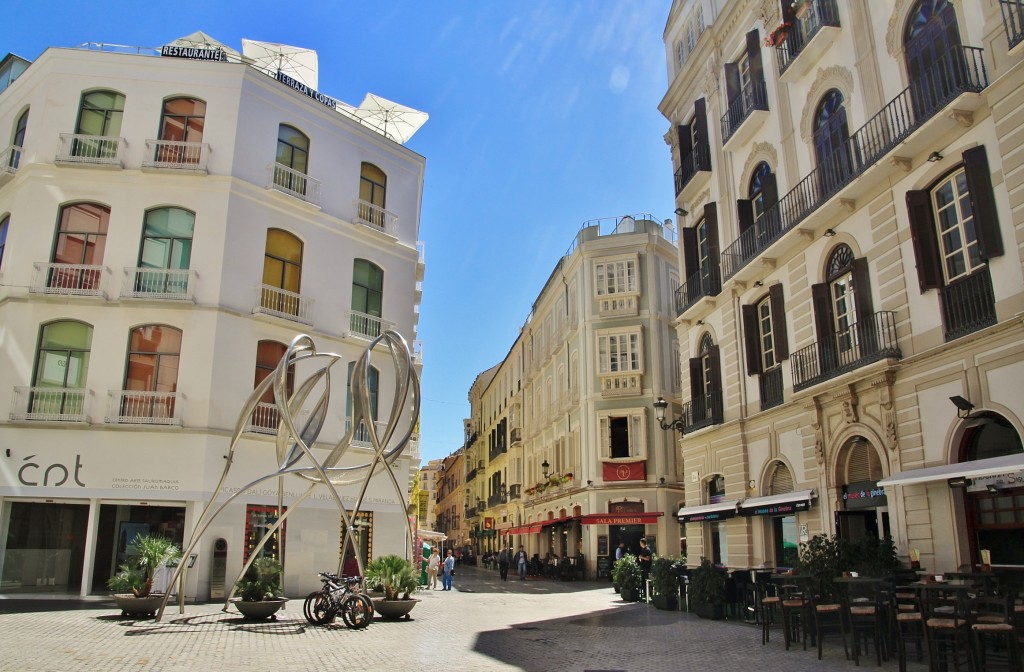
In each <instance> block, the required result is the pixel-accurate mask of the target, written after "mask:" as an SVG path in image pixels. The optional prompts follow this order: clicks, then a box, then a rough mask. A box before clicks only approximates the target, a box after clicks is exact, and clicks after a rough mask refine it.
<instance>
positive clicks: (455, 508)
mask: <svg viewBox="0 0 1024 672" xmlns="http://www.w3.org/2000/svg"><path fill="white" fill-rule="evenodd" d="M463 453H464V450H463V448H459V449H458V450H456V451H455V452H453V453H452V454H451V455H449V456H448V457H445V458H444V459H442V460H441V465H440V467H439V469H438V475H437V476H438V478H437V490H436V492H435V499H436V502H435V503H434V512H435V515H436V519H435V523H434V529H435V530H437V531H438V532H442V533H443V534H445V536H446V537H447V539H445V541H444V543H443V546H444V548H446V549H448V548H457V547H461V546H462V545H463V544H465V543H468V541H469V528H468V527H467V525H466V522H465V521H466V516H465V508H464V502H465V501H466V499H465V492H466V491H465V488H464V486H465V478H466V469H465V466H464V465H465V459H464V457H463Z"/></svg>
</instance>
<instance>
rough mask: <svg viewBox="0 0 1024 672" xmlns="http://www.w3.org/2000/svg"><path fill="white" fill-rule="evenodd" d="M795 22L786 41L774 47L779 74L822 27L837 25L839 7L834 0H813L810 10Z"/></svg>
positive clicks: (801, 51)
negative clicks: (777, 59)
mask: <svg viewBox="0 0 1024 672" xmlns="http://www.w3.org/2000/svg"><path fill="white" fill-rule="evenodd" d="M795 24H796V25H795V26H794V28H793V29H792V30H791V31H790V32H789V36H788V37H787V38H786V41H785V42H784V43H782V44H780V45H779V46H777V47H775V53H776V54H777V55H778V57H779V74H780V75H781V74H782V73H784V72H785V71H786V69H787V68H789V66H790V65H792V63H793V61H794V60H795V59H796V58H797V57H798V56H799V55H800V54H801V53H803V50H804V47H806V46H807V43H808V42H810V41H811V40H813V39H814V36H815V35H817V34H818V33H819V32H821V29H822V28H823V27H825V26H836V27H838V26H839V8H838V7H836V0H813V2H812V3H811V8H810V10H809V11H808V12H807V14H806V15H805V16H804V17H803V18H799V19H797V20H796V21H795Z"/></svg>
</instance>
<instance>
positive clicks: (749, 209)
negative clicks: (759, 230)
mask: <svg viewBox="0 0 1024 672" xmlns="http://www.w3.org/2000/svg"><path fill="white" fill-rule="evenodd" d="M736 214H737V215H738V217H739V221H740V233H743V232H744V231H746V230H747V229H749V228H750V227H752V226H753V225H754V204H753V203H752V202H751V201H750V199H747V198H741V199H739V200H737V201H736Z"/></svg>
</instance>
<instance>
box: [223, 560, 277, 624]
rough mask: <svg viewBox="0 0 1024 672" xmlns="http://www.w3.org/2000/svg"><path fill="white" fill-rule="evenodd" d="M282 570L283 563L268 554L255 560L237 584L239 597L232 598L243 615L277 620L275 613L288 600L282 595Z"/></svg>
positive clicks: (236, 588) (258, 618)
mask: <svg viewBox="0 0 1024 672" xmlns="http://www.w3.org/2000/svg"><path fill="white" fill-rule="evenodd" d="M282 571H283V568H282V567H281V563H280V562H278V561H277V559H275V558H272V557H270V556H268V555H265V556H263V557H260V558H256V560H254V561H253V563H252V565H250V566H249V571H247V572H246V573H245V577H244V578H242V579H241V580H239V581H238V583H236V584H235V592H236V593H237V595H238V597H236V598H234V599H232V600H231V602H232V604H234V605H235V607H236V608H237V609H238V611H239V613H241V614H242V616H244V617H245V618H247V619H251V620H263V619H265V618H270V619H273V620H277V616H275V615H274V614H276V613H277V611H278V609H280V608H281V607H283V606H284V603H285V602H287V601H288V598H286V597H282V596H281V572H282Z"/></svg>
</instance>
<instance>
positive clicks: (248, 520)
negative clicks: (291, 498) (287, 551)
mask: <svg viewBox="0 0 1024 672" xmlns="http://www.w3.org/2000/svg"><path fill="white" fill-rule="evenodd" d="M286 510H287V509H286V508H285V507H282V508H281V514H284V512H285V511H286ZM278 518H279V516H278V510H277V507H276V506H266V505H263V504H247V505H246V507H245V546H244V548H243V551H244V552H243V558H242V560H243V561H244V562H248V561H249V558H250V557H251V556H252V555H253V554H254V553H256V557H260V558H262V557H269V558H274V559H275V560H277V561H278V562H280V563H282V564H283V563H284V537H285V528H286V527H287V526H288V523H287V522H285V523H282V524H281V527H280V528H278V529H277V530H276V531H275V532H274V534H273V536H272V537H271V538H270V539H267V540H266V543H265V544H264V545H263V547H262V548H261V549H260V550H259V552H258V553H257V551H256V547H257V546H259V545H260V542H262V541H263V538H264V537H265V536H267V534H268V533H269V532H270V528H272V527H273V526H274V525H275V524H276V523H277V521H278Z"/></svg>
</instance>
